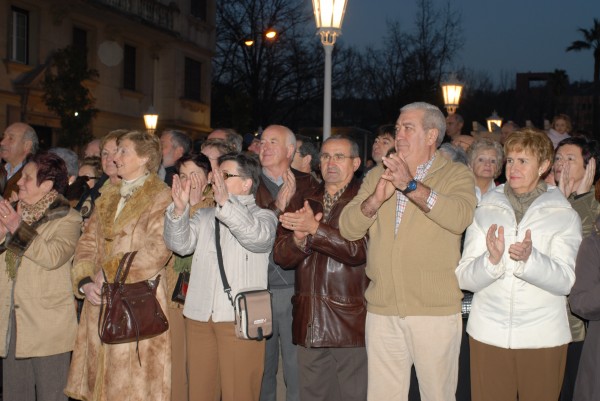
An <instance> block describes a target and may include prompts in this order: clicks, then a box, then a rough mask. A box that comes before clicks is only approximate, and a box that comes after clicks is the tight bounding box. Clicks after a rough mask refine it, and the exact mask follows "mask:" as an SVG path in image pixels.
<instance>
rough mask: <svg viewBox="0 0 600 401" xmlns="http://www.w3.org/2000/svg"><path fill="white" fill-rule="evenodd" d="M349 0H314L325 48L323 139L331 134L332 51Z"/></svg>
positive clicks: (340, 30) (316, 18) (317, 22)
mask: <svg viewBox="0 0 600 401" xmlns="http://www.w3.org/2000/svg"><path fill="white" fill-rule="evenodd" d="M346 1H347V0H313V10H314V12H315V22H316V24H317V29H318V32H319V35H321V43H322V44H323V48H324V49H325V88H324V95H323V140H326V139H327V138H329V136H330V135H331V53H332V52H333V45H334V44H335V40H336V38H337V36H339V35H341V34H342V21H343V20H344V12H345V11H346Z"/></svg>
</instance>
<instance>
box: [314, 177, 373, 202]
mask: <svg viewBox="0 0 600 401" xmlns="http://www.w3.org/2000/svg"><path fill="white" fill-rule="evenodd" d="M361 184H362V180H359V179H357V178H356V177H353V178H352V180H350V182H349V183H348V186H347V187H346V190H345V191H344V193H343V194H342V196H340V198H339V199H338V202H339V201H342V200H351V199H352V198H354V196H355V195H356V193H357V192H358V189H359V188H360V185H361ZM323 196H325V182H322V183H320V184H319V186H318V187H317V190H316V191H315V192H314V193H313V194H312V195H310V196H307V197H306V199H308V200H312V201H315V202H319V203H323Z"/></svg>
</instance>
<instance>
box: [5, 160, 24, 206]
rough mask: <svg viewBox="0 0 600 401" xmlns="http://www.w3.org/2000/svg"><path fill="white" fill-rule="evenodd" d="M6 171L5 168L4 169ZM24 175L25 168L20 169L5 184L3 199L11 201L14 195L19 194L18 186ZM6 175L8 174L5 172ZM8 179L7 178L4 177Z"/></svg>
mask: <svg viewBox="0 0 600 401" xmlns="http://www.w3.org/2000/svg"><path fill="white" fill-rule="evenodd" d="M2 169H4V167H2ZM22 174H23V167H21V168H20V169H19V171H17V172H16V173H15V174H13V176H12V177H10V179H9V180H8V181H6V184H4V189H3V190H2V197H3V198H4V199H10V196H11V195H12V193H13V192H14V193H19V187H18V186H17V182H18V181H19V180H20V179H21V175H22ZM5 175H6V172H5ZM4 179H6V177H4Z"/></svg>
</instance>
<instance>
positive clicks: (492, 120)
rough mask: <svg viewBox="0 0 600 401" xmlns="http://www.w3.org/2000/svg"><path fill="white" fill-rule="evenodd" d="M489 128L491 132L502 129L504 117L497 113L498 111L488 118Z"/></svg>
mask: <svg viewBox="0 0 600 401" xmlns="http://www.w3.org/2000/svg"><path fill="white" fill-rule="evenodd" d="M487 127H488V131H489V132H494V131H495V130H497V129H499V128H500V127H502V117H500V116H499V115H498V113H496V110H494V112H493V113H492V115H491V116H489V117H488V118H487Z"/></svg>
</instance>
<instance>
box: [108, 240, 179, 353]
mask: <svg viewBox="0 0 600 401" xmlns="http://www.w3.org/2000/svg"><path fill="white" fill-rule="evenodd" d="M136 254H137V251H135V252H128V253H126V254H125V255H124V256H123V258H122V259H121V261H120V263H119V268H118V269H117V274H116V276H115V280H114V282H113V283H108V282H106V275H105V276H104V280H105V283H104V284H103V286H102V304H101V305H100V315H99V317H98V334H99V335H100V340H102V342H103V343H106V344H121V343H128V342H134V341H135V342H136V344H137V345H138V346H139V342H140V341H141V340H145V339H147V338H151V337H155V336H157V335H159V334H161V333H164V332H165V331H167V330H168V329H169V321H168V320H167V317H166V316H165V314H164V312H163V310H162V308H161V307H160V303H159V302H158V300H157V299H156V289H157V288H158V284H159V283H160V276H158V277H157V278H156V279H155V280H145V281H140V282H137V283H127V284H125V280H126V279H127V275H128V274H129V268H130V267H131V263H132V262H133V258H134V257H135V255H136ZM123 270H124V271H123ZM102 272H103V273H104V270H103V271H102ZM136 350H137V346H136ZM138 359H139V354H138Z"/></svg>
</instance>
